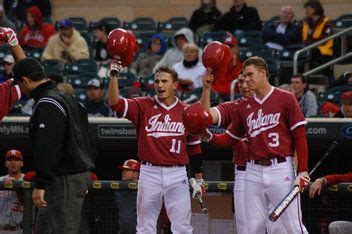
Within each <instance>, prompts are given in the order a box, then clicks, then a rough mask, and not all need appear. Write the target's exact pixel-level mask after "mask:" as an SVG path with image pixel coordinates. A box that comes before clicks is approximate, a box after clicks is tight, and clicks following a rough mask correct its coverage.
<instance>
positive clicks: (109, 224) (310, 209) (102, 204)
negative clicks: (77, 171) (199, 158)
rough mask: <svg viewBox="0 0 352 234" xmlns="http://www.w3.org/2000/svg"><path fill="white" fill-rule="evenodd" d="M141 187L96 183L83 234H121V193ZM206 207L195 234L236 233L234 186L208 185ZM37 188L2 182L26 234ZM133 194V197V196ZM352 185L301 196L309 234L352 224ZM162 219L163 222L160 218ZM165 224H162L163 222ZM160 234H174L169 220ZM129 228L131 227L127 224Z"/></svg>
mask: <svg viewBox="0 0 352 234" xmlns="http://www.w3.org/2000/svg"><path fill="white" fill-rule="evenodd" d="M137 185H138V184H137V183H135V182H126V181H95V182H94V183H93V184H92V185H91V187H90V190H89V192H88V194H87V198H86V201H85V204H84V207H83V209H82V225H81V226H82V228H81V229H80V234H83V233H85V234H88V233H90V234H92V233H94V234H109V233H118V231H119V226H118V217H119V207H118V206H117V202H116V199H118V196H116V193H117V192H121V191H131V192H132V194H133V193H137ZM205 185H206V190H207V195H206V197H205V203H206V206H207V208H208V211H209V213H208V214H202V213H201V211H200V207H199V204H198V203H197V202H196V201H194V200H192V226H193V228H194V233H202V234H203V233H214V234H215V233H234V229H235V223H234V220H233V208H232V207H233V202H232V190H233V182H229V181H208V182H206V184H205ZM33 188H34V184H33V183H30V182H27V181H16V182H14V183H12V184H10V185H8V186H5V185H4V184H3V182H0V190H15V191H21V193H22V194H23V201H24V218H23V231H24V232H23V233H24V234H30V233H33V227H34V225H35V217H36V214H37V209H36V208H35V207H34V206H33V203H32V199H31V192H32V189H33ZM130 194H131V193H130ZM351 195H352V184H339V185H332V186H329V187H325V188H324V190H323V191H322V195H321V196H318V197H317V198H314V199H309V198H308V193H307V191H305V192H304V193H303V194H302V195H301V204H302V213H303V222H304V224H305V225H306V227H307V229H308V231H309V233H328V225H329V223H331V222H332V221H336V220H352V196H351ZM160 219H162V218H160ZM160 223H161V222H160ZM160 223H159V233H170V231H169V226H168V224H167V222H166V224H165V220H164V221H163V222H162V223H163V224H161V225H160ZM126 225H130V224H128V223H126Z"/></svg>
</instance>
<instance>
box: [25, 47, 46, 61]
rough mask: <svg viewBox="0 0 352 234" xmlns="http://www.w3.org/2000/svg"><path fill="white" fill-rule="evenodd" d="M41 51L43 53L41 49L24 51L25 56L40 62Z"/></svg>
mask: <svg viewBox="0 0 352 234" xmlns="http://www.w3.org/2000/svg"><path fill="white" fill-rule="evenodd" d="M43 51H44V49H43V48H38V49H31V50H27V51H26V56H27V57H32V58H35V59H37V60H39V61H40V59H41V57H42V53H43Z"/></svg>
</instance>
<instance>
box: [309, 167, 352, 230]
mask: <svg viewBox="0 0 352 234" xmlns="http://www.w3.org/2000/svg"><path fill="white" fill-rule="evenodd" d="M351 182H352V173H346V174H333V175H326V176H324V177H321V178H318V179H316V180H315V181H314V183H313V184H311V185H310V188H309V197H310V198H314V197H315V196H316V195H317V194H318V195H320V194H321V190H322V188H323V187H324V186H325V185H334V184H339V183H351ZM329 233H330V234H339V233H352V222H351V221H335V222H332V223H330V224H329Z"/></svg>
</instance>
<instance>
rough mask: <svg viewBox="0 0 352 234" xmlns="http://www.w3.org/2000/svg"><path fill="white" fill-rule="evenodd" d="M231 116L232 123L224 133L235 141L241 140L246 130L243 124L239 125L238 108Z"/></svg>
mask: <svg viewBox="0 0 352 234" xmlns="http://www.w3.org/2000/svg"><path fill="white" fill-rule="evenodd" d="M232 116H233V117H232V122H231V124H230V126H229V127H228V128H227V130H226V133H227V134H228V135H229V136H230V137H232V138H233V139H235V140H241V139H242V138H243V136H244V135H245V134H246V129H245V128H244V126H243V124H241V116H240V113H239V108H237V109H236V110H235V112H234V113H233V114H232Z"/></svg>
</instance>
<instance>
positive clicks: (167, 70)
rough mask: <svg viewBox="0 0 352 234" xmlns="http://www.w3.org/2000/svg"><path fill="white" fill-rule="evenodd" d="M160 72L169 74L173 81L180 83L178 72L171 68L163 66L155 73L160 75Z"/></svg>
mask: <svg viewBox="0 0 352 234" xmlns="http://www.w3.org/2000/svg"><path fill="white" fill-rule="evenodd" d="M159 72H165V73H168V74H170V75H171V76H172V80H173V81H174V82H177V81H178V74H177V72H176V71H175V70H174V69H172V68H169V67H166V66H161V67H158V68H157V69H156V71H155V74H157V73H159Z"/></svg>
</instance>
